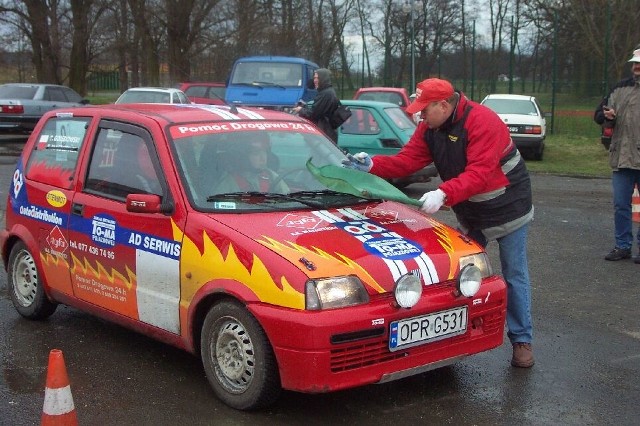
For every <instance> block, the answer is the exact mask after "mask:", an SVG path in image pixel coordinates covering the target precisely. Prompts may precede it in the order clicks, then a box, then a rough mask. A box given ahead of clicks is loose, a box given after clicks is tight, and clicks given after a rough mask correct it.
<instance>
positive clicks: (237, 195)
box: [207, 191, 324, 207]
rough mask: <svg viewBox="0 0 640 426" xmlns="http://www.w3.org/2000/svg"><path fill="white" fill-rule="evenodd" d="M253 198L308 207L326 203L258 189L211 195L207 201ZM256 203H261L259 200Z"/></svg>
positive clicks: (321, 205) (320, 205)
mask: <svg viewBox="0 0 640 426" xmlns="http://www.w3.org/2000/svg"><path fill="white" fill-rule="evenodd" d="M251 198H263V199H264V200H265V201H266V200H269V201H273V200H281V201H295V202H297V203H300V204H304V205H305V206H308V207H323V205H324V204H322V203H320V202H316V201H310V200H305V199H302V198H299V197H297V196H295V195H294V196H292V195H290V194H280V193H278V192H258V191H238V192H226V193H224V194H215V195H209V196H208V197H207V202H209V203H210V202H213V201H219V200H226V199H235V200H247V201H248V200H249V199H251ZM256 204H261V202H258V203H256Z"/></svg>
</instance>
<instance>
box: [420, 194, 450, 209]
mask: <svg viewBox="0 0 640 426" xmlns="http://www.w3.org/2000/svg"><path fill="white" fill-rule="evenodd" d="M446 199H447V194H445V193H444V191H442V190H441V189H436V190H435V191H429V192H427V193H426V194H424V195H423V196H422V197H421V198H420V201H422V207H420V210H422V211H423V212H425V213H428V214H431V213H435V212H437V211H438V210H440V207H442V205H443V204H444V202H445V201H446Z"/></svg>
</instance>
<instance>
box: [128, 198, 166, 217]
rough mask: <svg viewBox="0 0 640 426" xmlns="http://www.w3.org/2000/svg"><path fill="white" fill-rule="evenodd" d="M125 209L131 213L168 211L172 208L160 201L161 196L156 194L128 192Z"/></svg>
mask: <svg viewBox="0 0 640 426" xmlns="http://www.w3.org/2000/svg"><path fill="white" fill-rule="evenodd" d="M126 205H127V211H128V212H132V213H168V212H171V210H172V208H171V205H169V204H163V203H162V197H160V196H159V195H156V194H129V195H127V200H126Z"/></svg>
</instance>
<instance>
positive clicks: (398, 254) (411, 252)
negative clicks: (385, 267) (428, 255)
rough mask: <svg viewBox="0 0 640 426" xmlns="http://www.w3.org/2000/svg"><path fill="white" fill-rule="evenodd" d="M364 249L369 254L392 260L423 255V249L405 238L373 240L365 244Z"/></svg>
mask: <svg viewBox="0 0 640 426" xmlns="http://www.w3.org/2000/svg"><path fill="white" fill-rule="evenodd" d="M364 247H365V249H366V250H367V251H368V252H369V253H371V254H373V255H376V256H380V257H384V258H385V259H390V260H404V259H413V258H414V257H418V256H419V255H420V254H421V253H422V247H420V246H419V245H418V244H416V243H414V242H413V241H409V240H405V239H404V238H394V237H384V238H372V239H370V240H367V241H365V242H364Z"/></svg>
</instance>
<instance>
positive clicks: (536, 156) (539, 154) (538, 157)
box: [533, 142, 544, 161]
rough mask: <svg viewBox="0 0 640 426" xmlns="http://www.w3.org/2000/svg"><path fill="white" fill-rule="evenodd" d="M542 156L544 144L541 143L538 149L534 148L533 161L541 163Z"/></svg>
mask: <svg viewBox="0 0 640 426" xmlns="http://www.w3.org/2000/svg"><path fill="white" fill-rule="evenodd" d="M543 154H544V142H541V143H540V145H539V146H538V148H535V151H533V159H534V160H536V161H542V156H543Z"/></svg>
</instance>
